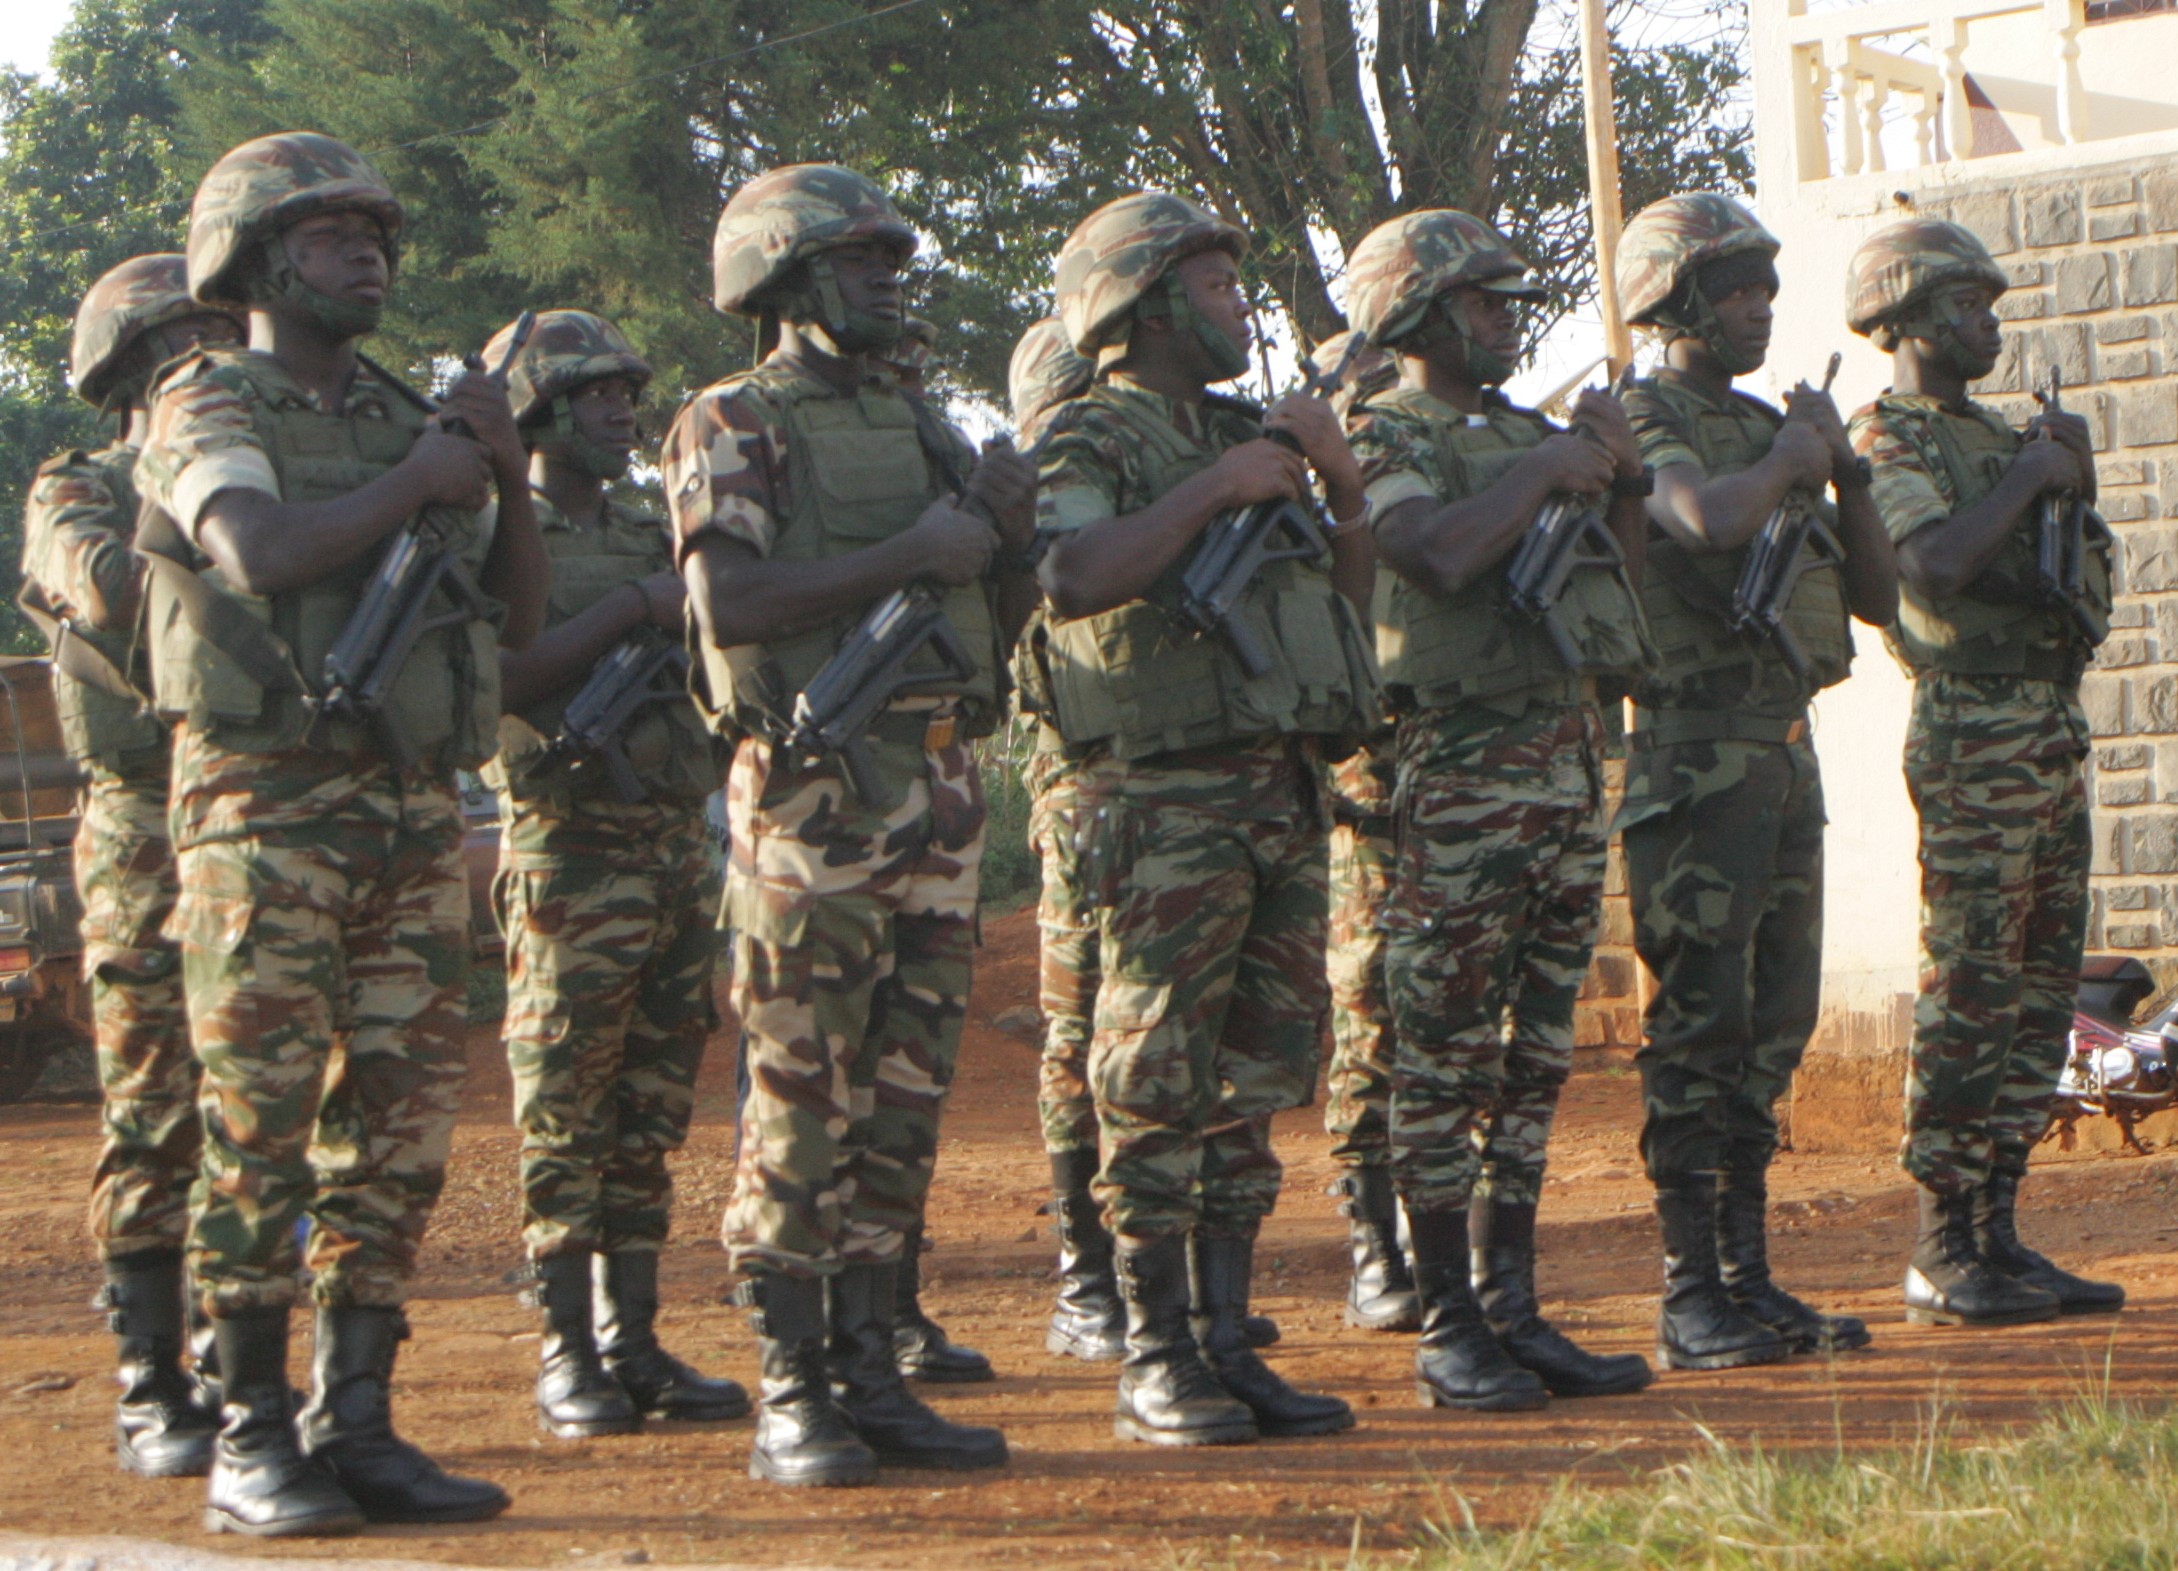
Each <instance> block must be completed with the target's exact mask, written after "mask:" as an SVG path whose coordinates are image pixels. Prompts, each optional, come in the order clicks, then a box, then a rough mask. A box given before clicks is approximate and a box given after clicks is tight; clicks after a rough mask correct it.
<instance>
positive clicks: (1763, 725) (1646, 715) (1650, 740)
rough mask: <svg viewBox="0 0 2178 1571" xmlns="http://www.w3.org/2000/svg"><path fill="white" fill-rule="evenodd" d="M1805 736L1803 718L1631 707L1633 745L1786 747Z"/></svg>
mask: <svg viewBox="0 0 2178 1571" xmlns="http://www.w3.org/2000/svg"><path fill="white" fill-rule="evenodd" d="M1806 737H1807V718H1806V717H1805V716H1804V715H1803V716H1800V717H1798V718H1796V719H1792V720H1778V719H1774V718H1772V717H1771V716H1768V715H1738V714H1733V713H1731V712H1730V711H1729V710H1726V711H1721V712H1720V711H1714V710H1708V709H1643V708H1641V707H1640V706H1638V705H1636V706H1635V708H1634V723H1633V733H1632V737H1631V740H1632V743H1633V745H1634V746H1636V747H1675V746H1677V745H1678V744H1680V743H1682V742H1767V743H1770V744H1772V745H1773V746H1779V747H1789V746H1791V745H1792V744H1794V743H1796V742H1800V741H1803V740H1805V739H1806Z"/></svg>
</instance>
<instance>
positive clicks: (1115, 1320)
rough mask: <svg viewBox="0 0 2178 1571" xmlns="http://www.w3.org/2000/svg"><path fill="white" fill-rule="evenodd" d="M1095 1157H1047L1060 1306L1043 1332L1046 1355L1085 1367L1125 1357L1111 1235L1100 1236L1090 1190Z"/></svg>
mask: <svg viewBox="0 0 2178 1571" xmlns="http://www.w3.org/2000/svg"><path fill="white" fill-rule="evenodd" d="M1096 1173H1097V1153H1096V1152H1095V1151H1093V1150H1090V1151H1054V1152H1052V1153H1051V1208H1052V1210H1053V1212H1054V1213H1056V1214H1057V1216H1058V1219H1059V1301H1058V1303H1057V1304H1056V1305H1055V1306H1054V1307H1053V1309H1052V1311H1051V1324H1050V1326H1049V1327H1048V1328H1047V1329H1046V1330H1045V1332H1044V1348H1045V1351H1047V1352H1051V1353H1056V1354H1058V1355H1059V1356H1060V1357H1062V1358H1079V1359H1082V1360H1083V1361H1085V1362H1087V1363H1092V1364H1108V1363H1115V1362H1117V1361H1118V1360H1119V1359H1122V1358H1124V1357H1126V1356H1127V1311H1126V1309H1125V1307H1124V1306H1122V1305H1121V1303H1120V1302H1119V1283H1118V1281H1117V1279H1116V1278H1115V1277H1114V1276H1113V1274H1112V1235H1111V1234H1110V1233H1107V1232H1106V1231H1105V1230H1104V1220H1103V1218H1102V1217H1100V1216H1098V1214H1097V1203H1096V1200H1095V1199H1094V1198H1093V1197H1092V1196H1091V1195H1090V1193H1089V1184H1090V1181H1091V1180H1092V1179H1094V1178H1095V1177H1096Z"/></svg>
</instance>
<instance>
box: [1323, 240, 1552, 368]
mask: <svg viewBox="0 0 2178 1571" xmlns="http://www.w3.org/2000/svg"><path fill="white" fill-rule="evenodd" d="M1462 284H1473V285H1476V286H1477V287H1479V288H1483V289H1491V290H1495V291H1496V292H1498V293H1499V294H1507V295H1512V296H1514V297H1515V298H1517V299H1522V300H1539V299H1541V298H1542V297H1543V294H1544V290H1543V287H1542V285H1540V284H1538V283H1537V282H1536V281H1535V280H1534V279H1533V278H1532V277H1530V276H1529V273H1528V263H1527V258H1525V257H1523V256H1522V255H1521V254H1520V253H1519V252H1518V251H1515V250H1514V249H1513V248H1512V242H1510V241H1509V240H1507V239H1506V238H1505V237H1504V236H1503V235H1501V234H1499V233H1498V232H1497V231H1496V230H1495V229H1492V228H1491V227H1490V226H1489V225H1488V224H1486V223H1484V222H1483V221H1482V220H1481V219H1479V218H1477V217H1475V216H1474V215H1473V214H1472V213H1462V212H1460V211H1458V210H1457V209H1454V208H1449V207H1432V208H1425V209H1423V210H1422V211H1421V212H1418V213H1405V214H1402V215H1401V216H1399V217H1397V218H1394V219H1392V220H1390V221H1389V222H1387V223H1382V224H1378V225H1377V226H1376V227H1375V228H1374V229H1372V230H1370V231H1369V233H1368V234H1367V235H1366V236H1364V237H1363V239H1362V242H1361V244H1359V245H1357V246H1355V247H1354V250H1353V254H1352V255H1351V256H1349V257H1348V258H1347V260H1346V315H1347V318H1348V320H1350V321H1351V322H1352V323H1353V324H1354V326H1355V327H1356V328H1357V329H1359V330H1360V331H1361V332H1363V333H1366V334H1367V335H1368V337H1369V342H1370V343H1372V344H1374V345H1376V346H1377V347H1378V348H1383V347H1385V346H1386V345H1389V344H1392V343H1394V342H1396V341H1397V340H1398V339H1400V338H1402V337H1404V336H1405V335H1406V334H1408V333H1409V332H1412V331H1413V330H1414V328H1415V327H1416V326H1418V325H1419V324H1420V322H1421V320H1422V315H1423V313H1424V312H1425V311H1427V310H1428V309H1429V304H1430V302H1431V301H1433V300H1435V299H1436V298H1437V297H1438V296H1439V295H1442V294H1443V293H1445V291H1447V290H1449V289H1456V288H1458V287H1459V286H1460V285H1462Z"/></svg>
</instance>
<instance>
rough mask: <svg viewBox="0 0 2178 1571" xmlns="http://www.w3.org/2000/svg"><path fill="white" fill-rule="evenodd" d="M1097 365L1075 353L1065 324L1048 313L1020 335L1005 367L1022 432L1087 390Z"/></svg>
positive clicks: (1010, 395) (1010, 399)
mask: <svg viewBox="0 0 2178 1571" xmlns="http://www.w3.org/2000/svg"><path fill="white" fill-rule="evenodd" d="M1095 373H1096V368H1095V367H1094V366H1092V365H1091V364H1090V363H1089V362H1088V361H1087V360H1085V359H1083V358H1082V357H1081V355H1079V354H1078V353H1076V352H1075V349H1074V343H1073V340H1072V339H1070V338H1068V337H1067V335H1066V324H1065V323H1064V322H1062V321H1060V320H1059V319H1058V318H1057V317H1055V316H1047V317H1045V318H1044V319H1043V320H1042V321H1041V322H1038V323H1037V324H1036V325H1035V326H1034V327H1031V328H1030V329H1029V330H1028V331H1027V332H1025V333H1023V334H1022V335H1021V341H1020V342H1019V343H1018V344H1015V345H1014V346H1013V359H1012V361H1011V362H1010V363H1009V364H1008V365H1007V367H1006V396H1007V399H1008V401H1009V402H1010V403H1011V404H1012V405H1013V423H1014V424H1015V425H1016V426H1018V427H1020V428H1021V429H1022V430H1023V431H1027V430H1029V429H1030V428H1031V427H1033V426H1034V425H1035V424H1036V422H1037V421H1039V420H1041V419H1042V418H1043V417H1044V416H1045V415H1047V414H1049V413H1050V412H1051V411H1052V410H1053V409H1055V408H1057V407H1058V406H1059V405H1060V404H1063V403H1065V402H1066V401H1067V400H1068V399H1069V398H1078V397H1079V396H1080V395H1081V394H1082V393H1084V392H1085V391H1087V390H1088V387H1089V383H1090V381H1091V379H1092V378H1093V377H1094V375H1095Z"/></svg>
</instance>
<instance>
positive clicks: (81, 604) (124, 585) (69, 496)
mask: <svg viewBox="0 0 2178 1571" xmlns="http://www.w3.org/2000/svg"><path fill="white" fill-rule="evenodd" d="M135 533H136V508H135V504H134V500H133V499H132V498H130V497H127V496H123V495H120V494H118V493H117V492H116V491H115V489H114V487H113V486H112V485H111V484H109V483H108V481H107V478H106V476H105V475H104V474H103V473H101V472H100V470H99V468H98V466H97V465H95V464H90V463H72V464H68V465H66V466H65V467H56V468H52V469H48V470H46V471H44V472H43V473H41V474H40V475H39V476H38V478H37V480H36V481H35V482H34V483H33V484H32V487H31V492H30V505H29V506H28V507H27V508H26V509H25V510H24V514H23V576H24V577H25V578H26V579H28V580H29V581H30V582H31V583H32V584H34V585H35V586H36V587H37V588H38V590H39V591H40V592H41V593H42V594H43V595H44V597H45V600H46V603H47V605H48V606H49V607H50V609H51V610H52V611H53V612H54V613H55V614H56V615H59V616H66V617H77V618H81V617H85V616H87V615H88V614H89V611H90V608H91V607H93V606H97V605H118V604H120V603H121V602H123V601H125V600H126V599H127V598H128V596H129V591H130V589H131V588H132V587H133V586H134V583H135V579H136V574H137V572H138V564H137V560H136V557H135V554H134V553H133V552H131V551H130V549H129V542H130V540H131V539H133V538H134V536H135Z"/></svg>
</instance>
